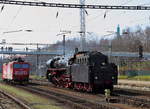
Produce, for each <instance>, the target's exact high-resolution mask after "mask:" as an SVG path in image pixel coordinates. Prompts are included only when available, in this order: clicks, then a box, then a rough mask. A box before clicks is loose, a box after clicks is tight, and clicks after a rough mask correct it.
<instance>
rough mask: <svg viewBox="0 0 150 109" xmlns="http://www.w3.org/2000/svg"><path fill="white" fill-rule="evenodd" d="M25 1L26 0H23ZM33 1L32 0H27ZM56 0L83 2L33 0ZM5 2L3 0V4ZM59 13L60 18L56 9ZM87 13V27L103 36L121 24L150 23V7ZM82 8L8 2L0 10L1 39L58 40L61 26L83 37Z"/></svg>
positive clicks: (126, 0)
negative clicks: (17, 4)
mask: <svg viewBox="0 0 150 109" xmlns="http://www.w3.org/2000/svg"><path fill="white" fill-rule="evenodd" d="M22 1H25V0H22ZM26 1H31V0H26ZM32 1H44V2H54V3H79V0H32ZM86 4H99V5H144V6H150V1H149V0H86ZM2 6H3V5H2V4H0V8H1V7H2ZM57 12H58V13H59V14H58V17H57V18H56V13H57ZM87 12H88V14H89V15H86V31H88V32H93V33H95V34H97V35H98V36H99V37H102V36H103V35H105V34H109V33H107V31H116V28H117V25H118V24H119V25H120V27H121V29H124V28H127V27H131V28H135V27H136V26H137V25H140V26H143V27H145V26H147V25H149V23H150V12H149V11H127V10H126V11H125V10H124V11H123V10H107V13H106V18H104V14H105V12H106V10H92V9H91V10H90V9H87ZM79 19H80V17H79V9H63V8H50V7H49V8H47V7H29V6H16V5H4V10H3V11H2V12H1V13H0V37H1V38H0V42H1V40H2V39H6V42H21V43H31V42H34V43H55V42H56V41H57V40H62V36H57V34H59V33H60V30H71V31H74V33H73V34H71V35H67V36H68V38H69V37H73V36H74V37H79V34H78V33H76V31H79V30H80V21H79ZM26 29H31V30H33V32H26V31H21V32H14V33H7V34H3V32H7V31H16V30H26Z"/></svg>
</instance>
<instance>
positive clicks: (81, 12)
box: [80, 0, 86, 51]
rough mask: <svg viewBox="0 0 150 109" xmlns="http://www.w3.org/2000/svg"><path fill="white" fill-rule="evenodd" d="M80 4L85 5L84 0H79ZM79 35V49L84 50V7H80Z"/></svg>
mask: <svg viewBox="0 0 150 109" xmlns="http://www.w3.org/2000/svg"><path fill="white" fill-rule="evenodd" d="M80 5H85V0H80ZM80 31H81V32H80V36H81V38H80V39H81V50H82V51H85V50H86V34H85V32H86V27H85V9H84V8H80Z"/></svg>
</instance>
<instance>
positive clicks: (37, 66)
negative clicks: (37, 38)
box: [36, 43, 39, 76]
mask: <svg viewBox="0 0 150 109" xmlns="http://www.w3.org/2000/svg"><path fill="white" fill-rule="evenodd" d="M38 50H39V44H38V43H37V52H38ZM36 73H37V74H38V76H39V55H38V54H37V57H36Z"/></svg>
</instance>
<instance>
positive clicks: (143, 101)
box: [40, 82, 150, 109]
mask: <svg viewBox="0 0 150 109" xmlns="http://www.w3.org/2000/svg"><path fill="white" fill-rule="evenodd" d="M42 84H43V85H44V86H45V87H47V86H50V87H52V85H50V84H49V83H48V84H47V82H43V83H42V82H41V83H40V85H42ZM47 90H48V89H47ZM49 90H50V89H49ZM63 90H68V89H63ZM69 91H73V90H69ZM148 94H149V93H148V92H147V91H146V92H144V91H136V90H125V89H123V90H122V89H115V92H114V95H113V97H112V102H116V103H120V104H126V105H130V106H134V107H137V108H139V107H140V108H145V109H149V107H150V99H149V96H148ZM78 95H79V93H78V94H77V95H76V96H78ZM84 95H85V94H83V93H82V94H81V96H83V97H84ZM90 95H91V94H87V96H90ZM91 96H93V99H98V98H95V97H94V96H95V95H91ZM97 96H99V99H102V97H103V99H104V97H105V96H104V95H100V94H99V95H97ZM91 98H92V97H91ZM96 102H98V101H96Z"/></svg>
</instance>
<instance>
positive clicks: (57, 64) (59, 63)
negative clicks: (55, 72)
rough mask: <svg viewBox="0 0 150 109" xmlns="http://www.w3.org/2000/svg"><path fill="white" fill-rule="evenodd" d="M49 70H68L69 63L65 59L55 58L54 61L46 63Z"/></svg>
mask: <svg viewBox="0 0 150 109" xmlns="http://www.w3.org/2000/svg"><path fill="white" fill-rule="evenodd" d="M46 65H47V67H48V68H66V67H67V65H68V62H67V60H66V58H64V57H55V58H54V59H50V60H48V61H47V63H46Z"/></svg>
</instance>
